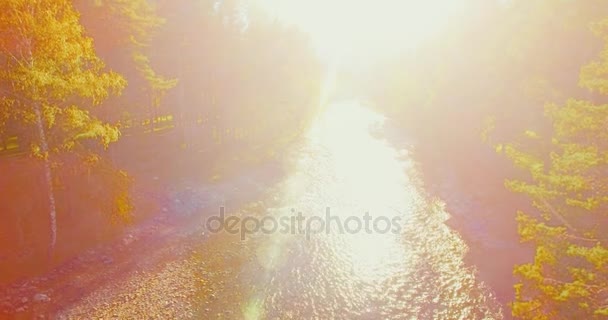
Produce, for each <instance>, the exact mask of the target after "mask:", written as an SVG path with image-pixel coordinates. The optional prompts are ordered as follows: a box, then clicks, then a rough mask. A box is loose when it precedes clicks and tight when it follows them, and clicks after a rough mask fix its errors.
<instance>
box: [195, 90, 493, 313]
mask: <svg viewBox="0 0 608 320" xmlns="http://www.w3.org/2000/svg"><path fill="white" fill-rule="evenodd" d="M383 120H384V119H383V117H382V116H380V115H379V114H377V113H375V112H374V111H372V110H370V109H368V108H366V107H365V106H363V105H362V104H361V103H359V102H357V101H347V102H340V103H335V104H333V105H331V106H330V107H329V108H328V109H327V111H326V112H325V113H324V114H323V116H321V117H320V118H319V119H317V121H316V123H315V124H314V126H313V128H312V129H311V130H310V132H309V134H308V135H307V140H306V143H304V144H303V146H301V147H300V149H298V150H297V152H295V156H296V158H297V160H296V165H295V168H294V169H293V172H292V173H291V174H290V175H288V177H287V178H286V179H285V181H284V182H283V183H281V184H280V187H279V188H278V189H277V190H278V191H277V192H276V193H275V195H274V198H275V201H274V206H273V207H272V208H264V209H263V211H265V213H264V214H265V215H267V216H270V217H273V218H274V219H275V221H280V219H281V218H282V217H287V218H286V219H289V218H290V217H294V216H296V215H297V213H299V212H301V216H303V217H304V218H305V219H306V222H305V223H307V221H310V220H312V219H311V218H312V217H313V216H316V217H318V219H316V220H315V221H316V224H315V223H313V224H311V225H310V228H311V229H310V230H309V229H308V227H306V224H305V227H304V231H306V230H309V231H311V232H308V233H306V232H305V233H304V234H299V232H298V231H297V230H298V229H296V231H295V232H293V231H294V229H293V226H292V227H291V228H290V231H289V232H284V231H285V230H278V229H274V230H272V229H270V227H269V229H268V230H267V231H268V232H265V233H264V232H261V231H260V230H257V231H258V232H251V234H245V237H244V240H240V239H238V240H235V241H234V242H232V244H230V245H225V246H224V247H222V248H223V249H222V253H221V256H222V257H223V258H225V261H223V262H222V263H221V264H213V262H210V263H209V264H208V265H209V267H210V268H211V266H213V268H218V267H221V268H225V269H226V270H224V271H223V273H222V275H221V277H220V276H219V275H218V279H220V278H221V279H222V280H221V283H220V284H217V285H216V286H214V288H212V289H209V290H210V291H209V292H211V291H214V292H213V293H210V294H209V295H207V296H206V297H207V298H209V297H211V300H212V302H205V304H204V305H202V306H201V316H205V317H216V316H218V315H220V314H222V315H227V316H228V318H232V317H234V318H244V319H252V320H257V319H328V318H339V319H502V318H503V310H502V309H501V307H500V304H499V303H497V301H496V299H495V298H494V296H493V295H492V293H491V291H490V290H489V289H488V288H487V286H485V285H484V284H483V283H481V282H480V281H479V280H477V279H476V277H475V269H474V267H473V266H468V265H466V264H465V263H464V261H463V258H464V255H465V254H466V251H467V245H466V244H465V243H464V242H463V240H462V239H461V237H460V236H459V235H458V233H457V232H455V231H454V230H451V229H450V228H449V227H448V226H446V224H445V221H446V220H447V218H448V217H449V214H448V213H447V212H445V210H444V205H443V204H442V202H441V201H440V200H436V199H435V200H430V198H429V197H428V195H427V194H426V193H425V192H424V190H422V189H421V186H420V185H421V184H420V183H419V174H418V173H417V171H416V166H415V165H414V164H413V161H412V160H411V158H410V157H409V155H408V150H396V149H395V148H394V147H393V146H391V145H390V144H389V143H388V142H387V141H385V140H384V139H382V138H379V137H378V136H381V134H376V133H377V132H379V129H380V128H381V127H382V123H383ZM258 209H259V208H258ZM328 213H329V214H330V215H331V217H332V218H331V219H333V220H332V221H331V223H330V222H328V220H329V219H328V216H327V214H328ZM366 213H367V215H368V216H371V217H372V219H373V220H371V222H370V224H371V227H370V229H372V230H371V232H370V230H369V229H365V228H364V227H363V226H362V225H360V224H362V223H363V221H364V218H363V217H364V215H365V214H366ZM247 214H249V213H248V212H241V213H240V215H241V218H242V217H243V215H247ZM255 216H256V217H258V219H259V217H260V216H259V213H258V214H256V215H255ZM269 219H270V218H269ZM323 219H325V220H323ZM268 221H270V220H267V222H268ZM289 221H293V220H289ZM389 221H391V222H390V223H392V222H395V221H397V222H398V226H396V224H391V225H390V226H391V230H390V231H387V229H388V225H389ZM321 223H325V225H324V226H323V225H321ZM327 225H329V227H327ZM270 226H272V224H270ZM274 227H276V226H274ZM241 231H242V230H241ZM251 231H254V230H251ZM281 231H283V232H281ZM312 231H314V232H312ZM231 246H232V247H234V246H238V247H239V248H238V250H237V249H235V248H232V247H231ZM252 253H253V254H252ZM217 254H219V253H217V252H216V255H217ZM230 254H233V256H232V258H230ZM239 255H240V256H239ZM243 255H247V256H248V257H247V258H243V257H242V256H243ZM249 255H251V256H249ZM202 258H203V259H208V258H209V257H202ZM211 260H213V259H211ZM209 270H211V269H209ZM210 272H212V271H210ZM210 281H213V280H210ZM228 309H230V311H227V310H228ZM222 312H226V313H222Z"/></svg>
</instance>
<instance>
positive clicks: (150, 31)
mask: <svg viewBox="0 0 608 320" xmlns="http://www.w3.org/2000/svg"><path fill="white" fill-rule="evenodd" d="M159 8H160V10H159ZM0 63H1V64H2V67H1V68H0V137H4V135H5V134H8V136H10V137H11V139H12V138H14V136H17V137H18V142H19V146H20V147H21V149H22V150H23V149H25V150H28V151H29V155H30V156H34V157H36V158H37V159H39V160H40V161H39V162H38V163H39V164H40V165H41V166H42V167H43V168H44V170H43V171H44V179H43V180H44V183H45V188H46V189H47V190H48V197H45V198H46V200H48V216H49V221H50V229H51V232H50V241H49V246H48V247H49V251H50V252H53V251H54V248H55V246H56V244H57V238H58V234H61V231H60V230H59V232H58V230H57V229H58V228H57V220H58V219H57V217H58V216H59V217H60V219H59V220H61V219H62V217H68V216H69V218H70V219H73V220H76V218H75V217H74V216H72V214H79V213H80V212H81V211H89V210H91V211H94V212H95V213H103V214H108V216H111V217H112V218H117V217H118V218H121V219H127V218H129V214H130V212H131V211H132V209H133V205H132V203H131V199H130V196H129V188H130V186H131V182H132V177H130V176H129V174H128V173H127V172H125V171H121V170H117V167H116V166H115V165H116V163H117V161H115V159H114V156H112V159H109V157H108V155H109V154H107V153H105V152H104V151H105V150H104V149H107V148H108V146H109V145H110V144H112V143H113V142H116V141H117V140H119V138H120V137H121V134H123V133H132V132H134V133H141V134H137V135H133V137H132V138H133V139H135V140H150V141H155V138H154V137H153V136H152V134H151V133H154V132H155V129H156V128H155V122H157V121H159V119H160V117H161V116H163V117H164V121H166V122H167V123H169V125H167V128H166V129H169V130H167V131H163V132H171V130H170V129H173V128H176V129H178V130H173V131H172V132H182V131H183V132H184V133H187V135H183V136H181V137H180V138H178V139H174V140H170V139H168V140H166V141H165V143H174V144H176V145H181V144H182V143H183V144H185V145H186V146H188V145H190V146H192V145H194V144H195V143H196V144H198V146H197V150H200V149H202V148H208V147H215V149H214V150H216V151H218V152H215V153H217V154H221V155H224V154H229V153H230V152H229V149H232V150H233V151H235V150H236V151H240V150H244V152H247V151H251V149H255V148H256V147H258V146H259V145H264V144H275V145H276V144H280V145H282V146H285V145H286V143H287V142H288V141H290V139H293V137H295V136H296V135H297V134H299V133H300V132H301V131H302V130H303V128H304V127H305V126H306V124H307V122H308V120H309V119H310V118H311V117H312V113H313V112H314V111H315V109H316V106H317V104H316V103H317V101H318V91H319V87H318V86H319V83H320V78H321V74H320V73H321V67H320V65H319V63H318V61H317V59H316V56H315V54H314V51H313V50H312V48H311V47H310V45H309V43H308V40H307V38H306V37H305V36H304V35H303V34H301V33H299V32H297V31H295V30H292V29H286V28H284V27H283V26H281V25H279V24H278V23H275V22H273V21H271V20H270V19H268V18H266V17H263V16H261V15H258V14H255V13H254V11H253V10H251V11H249V10H248V8H247V7H246V6H245V5H244V4H243V3H241V2H240V1H228V0H225V1H215V0H208V1H189V0H175V1H174V0H171V1H147V0H128V1H127V0H76V1H69V0H36V1H30V0H6V1H0ZM110 70H113V71H110ZM164 75H170V76H164ZM178 80H179V81H178ZM174 87H175V90H171V89H172V88H174ZM129 130H131V131H129ZM167 136H172V135H171V134H168V135H167ZM176 136H178V135H176ZM176 140H177V141H176ZM167 141H170V142H167ZM3 144H4V139H0V147H2V148H3V147H4V146H3ZM227 144H232V146H234V147H233V148H229V147H226V145H227ZM134 145H138V144H137V143H136V144H134ZM219 146H222V147H219ZM243 146H245V147H251V148H241V147H243ZM167 147H168V146H166V145H155V148H156V149H155V150H154V152H163V151H164V150H163V149H164V148H167ZM172 150H173V149H172ZM260 150H261V151H260ZM260 150H258V153H265V152H266V151H267V150H265V149H264V150H262V149H260ZM111 151H113V150H111ZM128 151H129V152H131V151H137V150H128ZM129 152H126V154H121V155H120V156H122V157H123V159H124V158H129V157H130V156H131V155H132V154H129ZM112 155H114V154H113V153H112ZM210 156H211V155H210ZM182 158H183V157H182ZM162 159H165V160H157V161H158V162H160V161H166V159H167V158H162ZM159 166H162V167H167V166H168V164H167V163H160V164H159ZM32 171H33V172H34V171H35V169H32ZM69 183H72V185H67V184H69ZM24 185H27V184H24ZM85 203H86V204H85ZM11 205H13V206H15V207H18V205H19V204H16V203H15V204H7V206H9V207H10V206H11ZM14 211H15V212H17V211H19V210H17V209H15V210H14ZM58 213H60V214H58ZM62 214H63V216H62ZM66 219H67V218H66ZM17 220H19V219H17ZM19 221H22V220H19ZM20 223H21V222H20ZM60 226H61V225H60Z"/></svg>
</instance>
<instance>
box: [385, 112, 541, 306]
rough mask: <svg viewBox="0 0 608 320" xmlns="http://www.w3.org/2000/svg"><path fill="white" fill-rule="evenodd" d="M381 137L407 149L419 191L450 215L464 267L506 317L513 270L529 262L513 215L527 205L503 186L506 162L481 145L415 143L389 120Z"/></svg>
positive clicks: (509, 169) (507, 171)
mask: <svg viewBox="0 0 608 320" xmlns="http://www.w3.org/2000/svg"><path fill="white" fill-rule="evenodd" d="M381 134H382V136H383V137H384V138H386V139H387V141H388V142H389V143H391V144H392V145H394V146H395V147H396V148H398V149H401V150H407V152H408V154H409V156H410V157H411V158H412V159H414V160H415V165H416V166H417V168H418V171H419V172H420V173H421V175H422V176H421V177H420V178H421V179H420V180H421V183H422V189H423V190H426V191H427V193H428V195H429V196H430V197H434V198H438V199H440V200H441V201H442V202H444V203H445V209H446V211H447V212H448V213H449V214H450V218H449V219H448V220H447V221H446V224H447V225H448V226H450V227H451V228H452V229H454V230H455V231H457V232H458V233H459V234H460V235H461V237H462V238H463V240H464V241H465V242H466V244H467V245H468V247H469V251H468V253H467V256H466V260H467V261H466V262H467V264H468V265H470V266H471V267H472V268H475V269H476V270H477V276H478V278H479V279H480V280H481V281H483V282H484V283H486V284H487V285H488V286H489V287H490V288H491V289H492V291H494V293H495V295H496V297H497V299H498V301H500V302H501V303H502V304H503V307H504V309H505V311H506V312H505V316H506V317H507V318H508V317H509V314H510V312H509V307H508V304H509V302H511V301H512V300H513V299H514V290H513V285H514V284H515V281H516V279H515V277H514V276H513V272H512V271H513V266H514V265H516V264H521V263H524V262H527V261H530V259H531V258H532V253H531V251H530V249H529V248H527V247H526V246H525V245H522V244H521V243H520V241H519V235H518V234H517V223H516V221H515V214H516V212H517V210H518V209H519V210H521V209H525V208H527V207H528V206H529V204H528V203H527V201H526V199H525V198H524V197H521V196H519V195H516V194H513V193H512V192H509V191H508V190H506V189H505V187H504V180H505V179H506V178H508V177H509V176H511V174H512V173H513V169H512V167H511V165H510V163H508V161H506V159H503V158H501V157H500V156H499V155H497V154H496V153H495V152H494V151H493V150H492V149H491V148H490V147H488V146H484V145H483V144H482V143H481V141H480V143H479V148H478V149H476V150H459V149H458V146H450V147H451V148H448V147H446V145H442V144H441V143H440V142H437V144H435V143H425V142H422V141H416V140H415V139H413V138H411V137H414V136H415V133H411V132H407V131H406V130H405V129H404V128H403V127H402V126H400V124H398V123H395V122H392V121H390V120H387V121H386V123H385V126H384V128H383V129H382V133H381ZM463 155H464V156H463Z"/></svg>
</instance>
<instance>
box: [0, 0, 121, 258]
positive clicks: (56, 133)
mask: <svg viewBox="0 0 608 320" xmlns="http://www.w3.org/2000/svg"><path fill="white" fill-rule="evenodd" d="M0 12H2V18H1V19H0V60H1V63H2V65H3V66H2V70H0V88H2V96H1V97H0V110H1V114H2V118H3V119H4V120H5V122H4V123H5V124H6V122H7V121H10V122H12V127H13V128H15V129H17V130H18V133H19V134H20V137H22V138H23V139H24V140H25V141H27V142H28V143H29V144H30V145H31V153H32V154H33V155H35V156H37V157H39V158H40V159H41V160H42V161H43V162H44V174H45V178H44V181H45V183H46V185H47V188H48V206H49V220H50V228H51V239H50V243H49V249H50V251H51V252H52V251H53V249H54V247H55V244H56V240H57V222H56V217H57V212H56V203H55V194H54V182H53V164H52V162H51V155H52V154H56V153H60V152H62V151H74V152H78V153H81V154H83V156H86V155H87V153H88V151H87V147H86V145H85V144H84V143H83V142H84V141H86V140H94V141H97V142H99V143H100V144H101V145H103V146H105V147H107V146H108V145H109V144H110V143H112V142H114V141H116V140H118V137H119V131H118V129H117V128H116V127H115V126H113V125H110V124H108V123H105V122H103V121H100V120H99V119H97V118H96V117H95V116H93V115H92V112H91V110H92V108H93V107H94V106H95V105H98V104H100V103H101V102H102V101H103V100H105V99H106V98H107V97H108V96H109V95H110V94H119V93H120V92H121V91H122V89H123V88H124V86H125V85H126V81H125V80H124V79H123V78H122V77H121V76H120V75H118V74H116V73H114V72H111V71H110V72H108V71H106V70H105V65H104V63H103V62H102V61H101V60H100V59H99V58H98V57H97V55H96V54H95V51H94V49H93V43H92V40H91V39H90V38H88V37H86V36H85V35H84V31H83V28H82V26H81V25H80V23H79V20H78V14H77V12H76V11H75V10H74V8H73V6H72V3H71V1H68V0H39V1H27V0H6V1H2V2H1V3H0Z"/></svg>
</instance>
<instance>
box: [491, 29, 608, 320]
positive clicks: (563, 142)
mask: <svg viewBox="0 0 608 320" xmlns="http://www.w3.org/2000/svg"><path fill="white" fill-rule="evenodd" d="M594 30H595V32H596V34H597V35H598V36H600V37H601V38H602V39H604V40H605V41H606V44H607V46H606V47H605V48H604V51H603V52H602V54H601V58H600V60H599V61H596V62H593V63H591V64H589V65H587V66H585V67H584V68H583V69H582V72H581V76H580V84H581V86H583V87H584V88H587V89H589V90H591V91H593V92H599V93H602V94H608V72H606V70H608V19H605V20H603V21H601V22H599V23H596V24H594ZM545 109H546V115H547V118H548V120H549V122H550V124H551V128H552V132H551V133H549V134H546V135H539V134H537V133H536V132H533V131H528V132H527V136H528V141H527V142H525V143H520V144H519V145H515V144H508V145H506V146H504V152H505V153H506V155H507V156H509V157H510V158H511V159H512V160H513V162H514V163H515V164H516V165H518V166H519V167H522V168H524V169H526V170H527V171H528V172H529V173H530V177H531V180H530V181H527V180H524V181H522V180H510V181H508V182H507V186H508V187H509V188H510V189H511V190H513V191H515V192H520V193H523V194H526V195H528V196H529V197H530V198H531V199H532V202H533V204H534V207H535V208H536V209H537V210H538V212H537V214H533V213H524V212H521V211H520V212H518V215H517V221H518V222H519V233H520V235H521V239H522V240H523V241H526V242H530V243H532V244H534V246H535V247H536V255H535V258H534V261H533V262H531V263H528V264H524V265H521V266H517V267H516V268H515V273H516V274H517V275H518V276H519V278H520V283H518V284H517V285H516V286H515V289H516V301H515V302H514V303H513V315H515V316H516V317H520V318H522V319H600V318H604V317H607V316H608V213H607V212H608V211H607V209H608V171H607V169H608V105H606V104H597V103H594V102H592V101H586V100H574V99H570V100H568V102H567V103H566V105H565V106H557V105H555V104H549V105H547V106H546V108H545ZM501 148H503V147H502V146H501ZM522 149H523V150H526V151H522Z"/></svg>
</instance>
